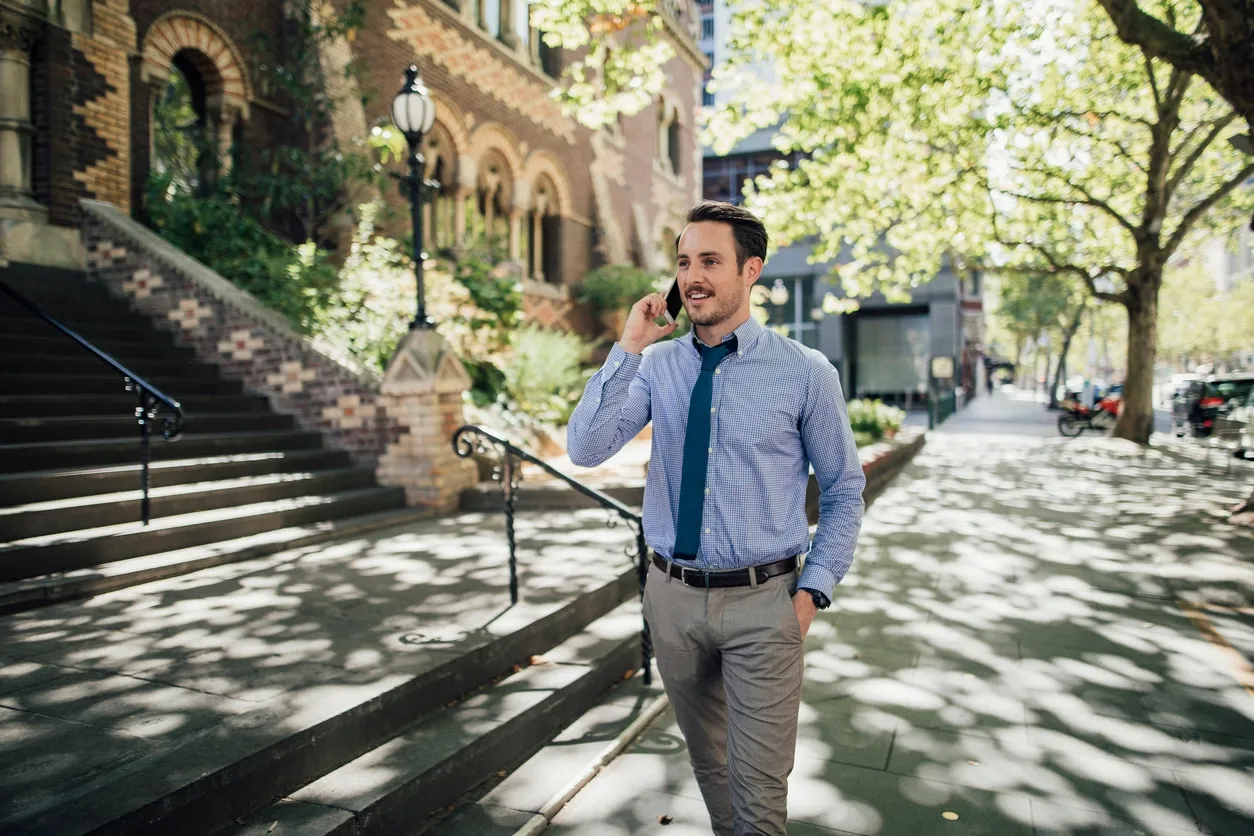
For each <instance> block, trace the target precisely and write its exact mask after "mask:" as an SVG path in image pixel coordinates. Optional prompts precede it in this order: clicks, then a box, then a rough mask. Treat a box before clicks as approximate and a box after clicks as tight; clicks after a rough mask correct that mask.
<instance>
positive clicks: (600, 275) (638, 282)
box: [578, 264, 662, 311]
mask: <svg viewBox="0 0 1254 836" xmlns="http://www.w3.org/2000/svg"><path fill="white" fill-rule="evenodd" d="M661 282H662V277H660V276H657V275H655V274H653V273H650V272H649V271H647V270H642V269H641V268H639V267H636V266H634V265H632V264H606V265H604V266H602V267H598V268H596V269H595V270H592V271H591V272H589V273H588V275H587V276H586V277H585V278H584V280H583V284H582V285H580V287H579V291H578V293H579V299H580V301H583V302H589V303H591V304H592V305H593V306H595V307H596V308H597V310H600V311H619V310H623V309H625V308H629V307H631V306H632V305H634V304H635V303H636V302H638V301H639V300H640V299H642V298H644V297H645V296H647V295H648V294H650V293H653V292H656V291H658V288H659V285H660V284H661Z"/></svg>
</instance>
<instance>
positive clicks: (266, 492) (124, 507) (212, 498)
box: [0, 469, 374, 540]
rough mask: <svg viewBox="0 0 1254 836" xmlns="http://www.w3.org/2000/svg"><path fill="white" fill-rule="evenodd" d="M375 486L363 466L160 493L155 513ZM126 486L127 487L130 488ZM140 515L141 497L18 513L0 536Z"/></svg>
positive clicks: (5, 521)
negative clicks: (305, 476) (310, 476)
mask: <svg viewBox="0 0 1254 836" xmlns="http://www.w3.org/2000/svg"><path fill="white" fill-rule="evenodd" d="M138 481H139V480H138V479H136V480H135V483H133V484H131V485H129V486H128V487H129V489H131V490H138V489H139V485H138ZM373 484H374V473H372V472H371V471H370V470H366V469H362V470H357V471H352V472H348V473H334V474H327V475H325V476H319V477H317V478H314V479H301V480H299V481H297V480H293V481H290V482H279V483H277V484H268V485H255V486H252V487H247V488H230V489H226V490H218V491H214V492H212V493H198V494H196V495H195V496H170V497H157V498H155V499H152V500H151V510H150V516H151V517H152V519H154V520H155V519H159V518H161V517H172V516H176V515H178V514H191V513H195V512H196V511H211V510H214V509H216V508H229V507H232V506H235V505H248V504H250V503H253V502H271V501H273V500H276V499H290V498H292V497H296V496H305V495H307V494H327V493H336V492H338V491H350V490H356V489H358V488H368V487H370V486H371V485H373ZM123 490H126V488H124V489H123ZM139 517H140V501H139V500H138V499H135V500H125V501H122V502H114V503H110V504H108V505H93V506H90V507H86V508H70V509H58V510H54V511H38V512H32V513H28V514H18V515H16V516H12V517H7V518H0V538H4V539H8V540H22V539H24V538H27V537H42V536H44V535H45V534H55V533H57V532H58V531H81V530H83V529H88V528H97V527H99V526H106V525H118V524H121V523H128V522H134V521H135V520H137V519H139Z"/></svg>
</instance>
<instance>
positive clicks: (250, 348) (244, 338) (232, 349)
mask: <svg viewBox="0 0 1254 836" xmlns="http://www.w3.org/2000/svg"><path fill="white" fill-rule="evenodd" d="M252 333H253V332H252V331H251V330H243V331H232V332H231V338H230V339H229V340H222V341H221V342H219V343H218V351H221V352H222V353H223V354H225V355H227V356H228V357H230V358H231V359H232V360H234V361H235V362H237V363H239V362H242V361H244V360H251V359H253V352H254V351H257V350H258V349H261V348H264V347H265V345H266V341H265V340H263V339H262V338H261V337H254V336H253V335H252Z"/></svg>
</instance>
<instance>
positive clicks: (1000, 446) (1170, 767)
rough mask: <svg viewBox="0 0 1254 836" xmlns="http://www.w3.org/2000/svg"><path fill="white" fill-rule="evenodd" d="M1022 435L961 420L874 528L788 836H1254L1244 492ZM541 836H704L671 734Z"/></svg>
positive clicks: (842, 623) (817, 713) (821, 671)
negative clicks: (1238, 518)
mask: <svg viewBox="0 0 1254 836" xmlns="http://www.w3.org/2000/svg"><path fill="white" fill-rule="evenodd" d="M1041 412H1043V410H1041V407H1040V406H1039V405H1038V404H1034V403H1022V402H1016V401H1013V400H1011V399H1009V398H1005V397H996V396H995V397H994V398H993V399H977V400H976V401H974V402H973V403H972V404H971V406H970V407H969V408H968V409H967V410H964V411H962V412H960V413H959V414H957V415H955V416H954V417H953V418H951V419H950V420H949V421H947V422H946V423H945V424H944V425H943V427H942V428H941V431H940V432H939V433H937V434H936V435H934V436H933V437H932V438H931V439H930V440H929V442H928V444H927V447H926V448H925V450H924V452H923V453H922V454H921V455H920V456H919V457H918V458H917V459H916V460H915V463H914V464H913V465H912V466H911V467H910V468H909V469H907V471H906V472H905V473H903V475H902V476H901V477H899V480H898V482H897V483H896V484H895V485H893V486H892V487H890V488H889V489H888V491H886V492H885V494H884V496H883V497H882V498H881V499H880V501H878V502H877V503H876V504H875V505H874V506H873V508H872V509H871V511H870V512H869V514H868V516H867V519H866V523H865V525H864V528H863V534H862V538H861V545H860V548H859V551H858V559H857V561H856V562H855V564H854V567H853V569H852V571H851V572H850V574H849V576H848V577H847V578H846V580H845V582H844V583H843V584H842V585H841V586H840V587H839V588H838V590H837V594H836V596H835V597H836V601H835V603H834V605H833V607H832V609H831V610H830V611H828V612H827V613H824V614H821V615H820V617H819V619H818V620H817V621H816V622H815V625H814V627H813V629H812V630H811V634H810V636H809V637H808V638H807V640H806V684H805V691H804V697H803V705H802V708H801V731H800V741H799V745H798V753H797V762H796V767H795V769H794V771H793V774H792V781H791V794H790V815H791V818H792V822H791V823H790V826H789V832H790V833H792V834H805V835H806V836H817V834H833V833H841V834H863V835H864V836H932V835H933V834H964V836H967V835H969V834H990V836H1018V834H1024V835H1025V836H1028V835H1031V836H1045V835H1046V834H1050V836H1053V834H1071V836H1080V834H1084V836H1094V835H1095V834H1102V836H1113V834H1121V835H1124V834H1126V836H1131V834H1163V835H1164V836H1165V835H1166V834H1180V836H1183V834H1196V833H1199V832H1202V833H1211V834H1222V836H1243V835H1244V834H1254V670H1252V669H1251V667H1250V660H1252V659H1254V537H1251V535H1250V533H1249V532H1248V531H1245V530H1242V529H1236V528H1233V527H1231V526H1228V525H1227V524H1226V523H1225V522H1224V514H1223V509H1224V508H1226V507H1227V506H1229V505H1230V504H1232V503H1234V502H1235V501H1236V500H1238V499H1239V498H1241V497H1243V496H1244V495H1246V494H1247V493H1248V488H1247V487H1246V486H1245V485H1244V484H1242V483H1241V482H1240V480H1237V479H1225V478H1224V477H1223V476H1222V475H1216V474H1215V473H1213V472H1206V471H1204V470H1203V469H1202V468H1201V467H1200V466H1199V464H1198V463H1197V462H1193V461H1191V460H1189V459H1187V458H1186V457H1180V456H1177V455H1174V454H1173V453H1172V452H1171V451H1170V450H1163V449H1150V450H1148V451H1143V450H1141V449H1139V448H1135V447H1129V446H1127V445H1124V444H1121V443H1119V442H1112V441H1110V440H1108V439H1096V438H1094V439H1090V438H1082V439H1076V440H1065V439H1061V438H1058V437H1057V436H1056V431H1055V435H1054V436H1053V437H1046V436H1049V435H1050V433H1049V432H1046V430H1050V429H1051V428H1050V427H1049V426H1048V425H1045V424H1044V423H1043V422H1042V421H1041V420H1040V419H1039V417H1038V416H1039V415H1040V413H1041ZM659 816H669V817H673V823H671V824H669V825H667V826H662V825H660V824H659V819H658V817H659ZM548 832H549V833H552V834H555V836H639V834H665V836H706V834H709V833H710V830H709V825H708V819H707V818H706V815H705V811H704V807H703V805H702V802H701V800H700V794H699V792H698V791H697V787H696V784H695V781H694V779H693V777H692V773H691V769H690V767H689V765H688V762H687V753H686V752H685V751H684V744H683V740H682V738H681V737H680V736H679V733H678V731H677V729H676V727H675V725H674V721H673V717H672V716H670V715H669V714H668V715H663V716H662V717H661V718H660V719H659V720H658V722H657V723H655V724H654V725H653V726H652V728H651V729H650V730H649V731H647V732H646V733H645V734H644V735H643V736H642V737H641V738H639V739H638V740H637V742H636V743H635V745H634V746H633V747H631V748H630V749H629V750H628V752H626V753H625V754H624V755H623V756H622V757H620V758H619V759H618V760H616V761H615V762H613V763H612V764H611V765H610V766H609V767H608V768H607V769H606V770H605V771H604V772H603V773H601V775H600V776H598V777H597V778H596V779H595V780H593V781H592V782H591V783H590V784H589V785H588V786H587V787H586V788H585V789H584V790H583V791H582V792H581V793H580V794H579V795H577V796H576V797H575V798H574V800H573V801H572V802H571V803H570V804H569V805H568V806H567V807H566V808H565V809H564V810H563V811H562V812H561V813H560V814H559V815H558V816H557V818H556V819H555V820H554V823H553V825H552V826H551V827H550V828H549V831H548Z"/></svg>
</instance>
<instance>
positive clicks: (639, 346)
mask: <svg viewBox="0 0 1254 836" xmlns="http://www.w3.org/2000/svg"><path fill="white" fill-rule="evenodd" d="M665 312H666V300H665V299H663V298H662V294H660V293H650V294H649V295H648V296H646V297H644V298H643V299H641V300H640V301H639V302H637V303H636V304H634V305H632V306H631V314H629V315H628V317H627V324H626V325H624V326H623V335H622V336H621V337H619V339H618V344H619V345H621V346H622V347H623V351H627V352H630V353H631V354H639V353H640V352H642V351H644V350H645V348H647V347H648V346H651V345H653V344H654V343H655V342H657V341H658V340H660V339H662V337H665V336H666V335H667V334H669V333H671V332H672V331H674V330H675V328H676V327H678V326H677V325H671V324H669V323H667V324H666V325H658V324H657V323H656V322H654V321H653V320H655V319H659V318H661V316H662V314H663V313H665Z"/></svg>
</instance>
